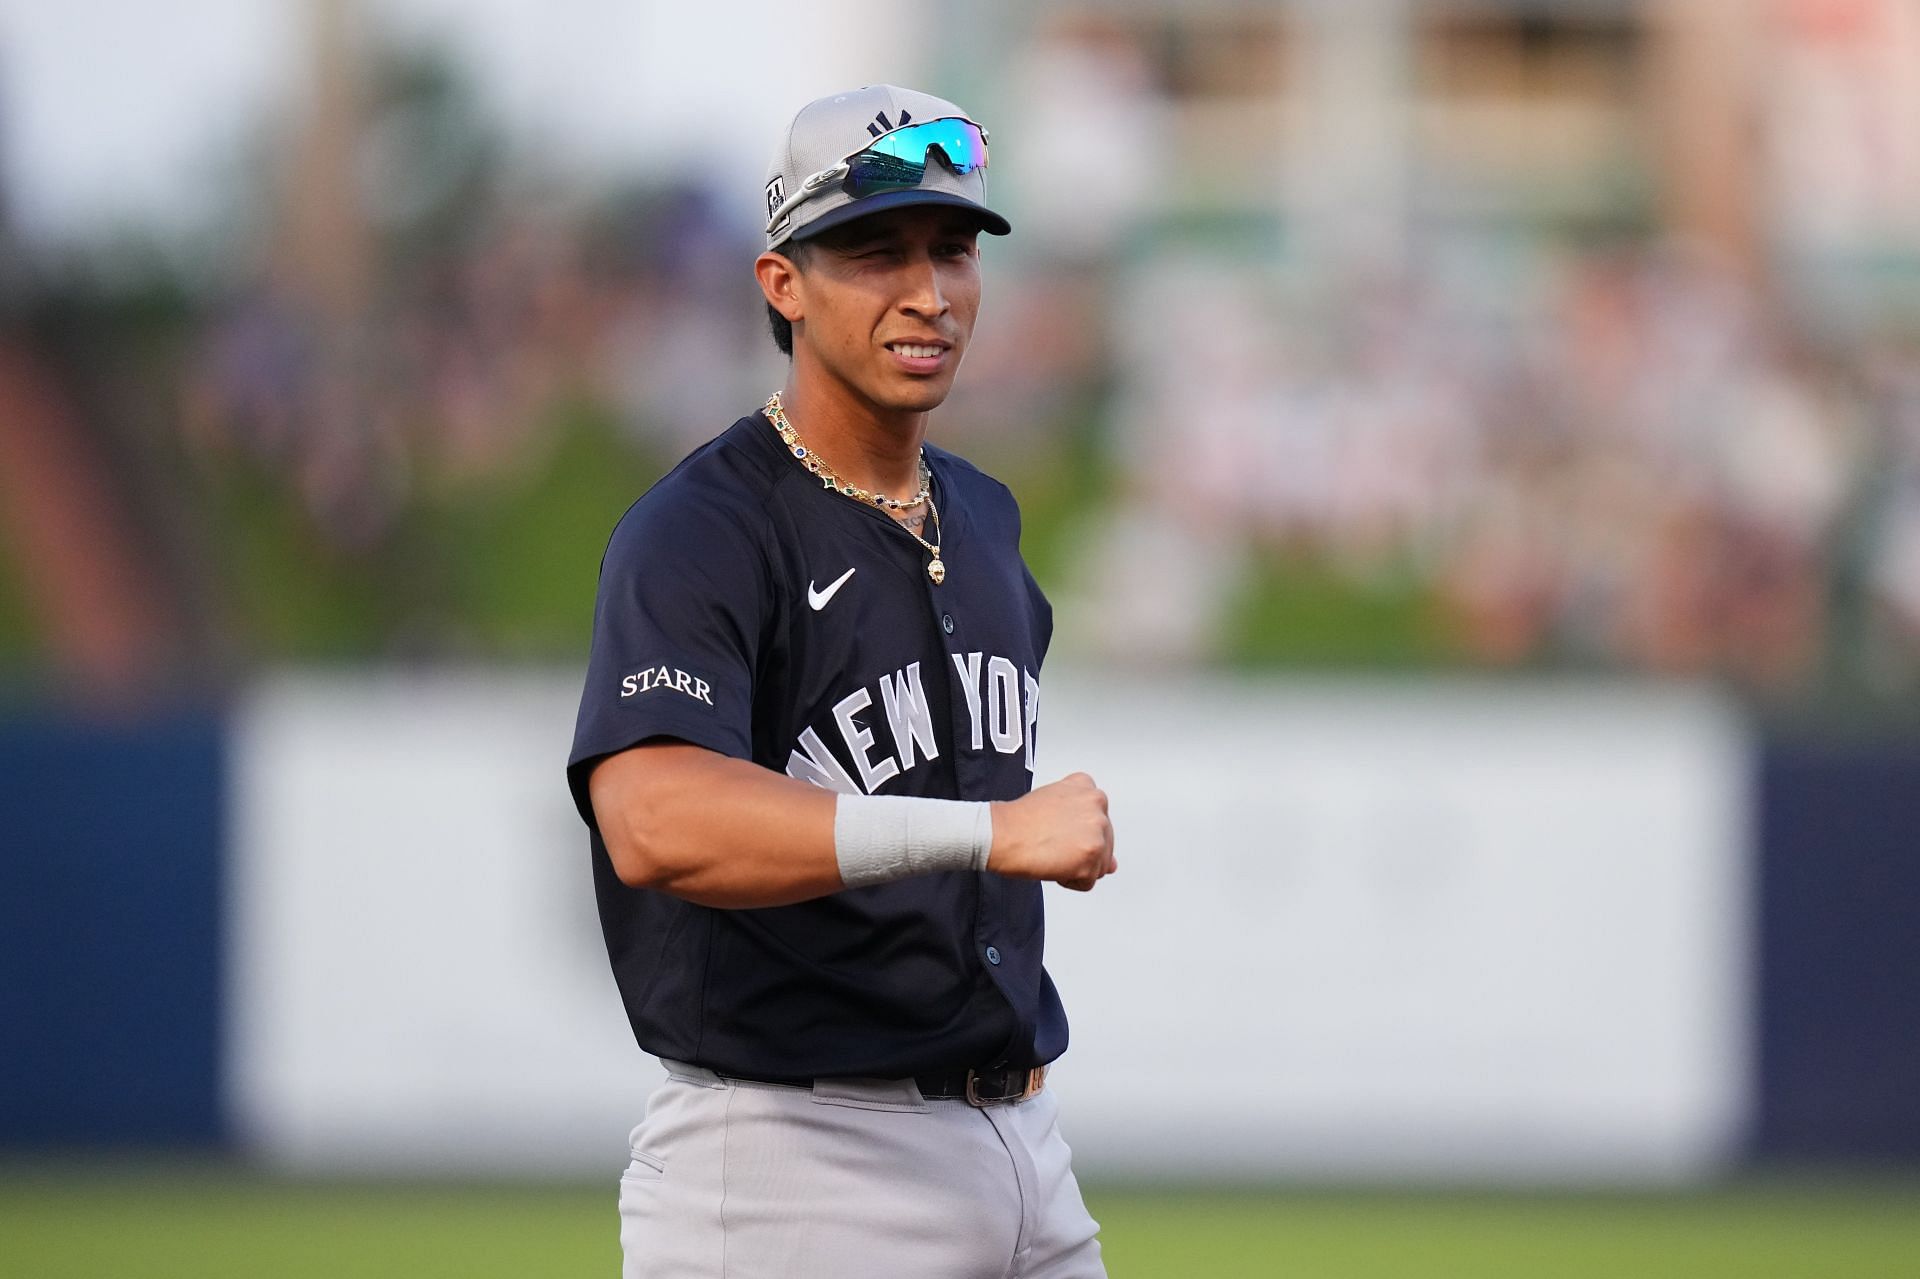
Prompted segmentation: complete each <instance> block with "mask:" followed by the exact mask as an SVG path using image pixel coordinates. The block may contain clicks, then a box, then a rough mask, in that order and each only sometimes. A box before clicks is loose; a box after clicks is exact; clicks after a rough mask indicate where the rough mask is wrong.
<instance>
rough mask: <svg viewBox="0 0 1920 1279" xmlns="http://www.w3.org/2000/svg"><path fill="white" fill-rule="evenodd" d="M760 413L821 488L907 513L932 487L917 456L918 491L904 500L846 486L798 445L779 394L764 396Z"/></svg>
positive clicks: (821, 460) (924, 460)
mask: <svg viewBox="0 0 1920 1279" xmlns="http://www.w3.org/2000/svg"><path fill="white" fill-rule="evenodd" d="M761 412H763V413H765V414H766V415H767V420H768V421H770V422H772V423H773V429H774V430H776V431H778V432H780V438H781V439H782V440H784V441H785V442H786V445H787V451H788V452H789V453H791V454H793V455H794V456H795V457H797V458H799V459H800V464H801V465H802V466H804V467H806V468H807V469H808V470H809V471H812V472H813V473H814V474H815V475H817V476H819V477H820V482H821V484H822V485H823V486H825V487H827V488H830V489H835V490H838V491H839V492H840V493H841V494H843V495H845V496H847V497H850V498H852V499H853V500H854V501H856V502H865V503H867V504H869V505H871V506H882V507H885V508H886V509H887V510H889V511H911V510H912V509H913V508H914V507H916V506H918V505H920V503H922V502H924V501H926V500H927V494H928V492H929V491H930V490H931V488H932V482H933V477H932V474H931V473H930V472H929V471H928V470H927V455H926V452H925V451H924V450H922V452H921V454H920V491H919V492H918V493H915V494H914V495H913V496H912V497H910V498H907V499H906V500H905V501H902V500H900V499H899V498H892V497H888V496H887V495H886V494H885V493H875V492H872V491H870V490H868V489H863V488H861V487H860V486H859V485H858V484H849V483H847V481H845V480H843V479H841V478H840V476H839V474H838V473H837V472H836V471H835V470H834V469H833V467H832V466H830V465H828V463H827V460H826V459H825V458H823V457H821V456H820V455H819V454H818V453H815V452H814V451H813V450H812V449H810V448H808V447H807V446H806V445H804V444H802V443H801V442H800V433H799V432H798V431H796V430H794V429H793V423H791V422H789V421H787V411H786V409H785V408H784V407H783V406H782V405H781V403H780V392H778V391H775V392H774V393H773V394H772V395H769V396H768V397H767V402H766V405H765V406H764V407H763V408H762V409H761Z"/></svg>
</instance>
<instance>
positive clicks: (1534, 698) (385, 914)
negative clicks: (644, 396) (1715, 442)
mask: <svg viewBox="0 0 1920 1279" xmlns="http://www.w3.org/2000/svg"><path fill="white" fill-rule="evenodd" d="M575 696H576V685H575V683H574V677H573V676H571V675H538V674H527V673H507V672H501V671H487V672H480V671H476V672H466V673H448V674H439V675H431V676H420V675H409V676H398V675H394V676H368V675H364V674H356V675H351V676H347V675H342V676H331V675H312V676H306V675H287V676H280V677H276V678H273V679H270V680H267V681H265V682H263V683H262V684H260V685H259V686H257V687H256V688H255V690H254V691H253V693H252V694H251V695H250V697H249V698H248V700H247V703H246V705H245V706H244V707H243V708H242V713H241V714H240V716H239V729H238V736H237V739H236V742H235V749H234V761H235V762H234V768H235V778H234V785H233V794H234V804H235V812H234V815H233V817H234V821H233V848H234V865H233V872H232V886H233V891H232V898H231V905H230V918H231V920H232V925H231V927H232V938H231V940H232V944H231V946H230V947H229V955H230V961H229V962H230V966H231V974H230V987H231V989H230V1000H229V1006H230V1024H231V1027H232V1030H231V1044H230V1051H229V1067H230V1078H231V1081H232V1083H231V1090H232V1095H233V1105H234V1109H235V1115H236V1119H237V1121H238V1127H239V1130H240V1133H241V1135H242V1139H243V1140H244V1141H246V1142H247V1143H248V1144H249V1145H250V1146H251V1147H252V1148H253V1149H255V1150H256V1151H257V1152H259V1153H260V1154H261V1155H262V1156H263V1157H265V1158H267V1159H268V1160H270V1161H272V1162H274V1163H276V1164H279V1165H281V1166H285V1167H291V1168H299V1169H310V1170H325V1171H339V1170H348V1169H355V1170H358V1169H381V1170H391V1171H418V1172H446V1171H477V1172H544V1171H551V1172H569V1173H586V1174H592V1173H604V1174H606V1175H608V1176H612V1175H614V1174H616V1173H617V1172H618V1170H619V1168H620V1166H621V1165H622V1163H623V1161H624V1159H625V1153H624V1152H625V1137H626V1131H627V1128H628V1127H629V1126H630V1125H631V1124H632V1122H633V1121H634V1120H635V1119H636V1118H637V1117H638V1115H639V1114H640V1111H641V1108H642V1106H643V1104H644V1102H645V1098H646V1094H647V1092H648V1090H649V1089H650V1088H651V1087H652V1086H653V1084H654V1083H655V1082H656V1081H657V1080H658V1079H659V1078H660V1071H659V1068H658V1067H657V1065H655V1063H654V1062H653V1061H652V1059H651V1058H648V1057H646V1056H644V1055H643V1054H641V1053H640V1052H639V1051H638V1050H637V1049H636V1048H635V1047H634V1046H633V1044H632V1042H631V1039H630V1038H629V1035H628V1031H627V1028H626V1022H625V1018H624V1016H623V1014H622V1012H621V1008H620V1004H619V1001H618V998H617V996H616V994H615V991H614V987H613V981H612V978H611V976H610V974H609V973H608V970H607V966H606V960H605V956H604V952H603V950H602V949H601V943H600V937H599V927H598V923H597V920H596V917H595V914H594V909H593V903H592V888H591V883H590V879H589V876H588V871H587V854H586V849H585V844H586V841H585V833H584V830H583V829H582V828H581V826H580V824H579V822H578V819H577V818H576V817H575V815H574V813H573V809H572V805H571V802H570V800H569V799H568V797H567V793H566V788H565V785H564V781H563V778H562V772H561V769H562V765H563V763H564V760H565V756H566V752H567V746H568V742H569V738H570V735H571V731H572V720H573V706H574V699H575ZM1040 722H1041V732H1040V743H1041V744H1040V750H1039V776H1040V778H1041V779H1042V780H1047V779H1051V778H1053V777H1057V776H1059V775H1060V774H1062V773H1065V772H1068V771H1072V770H1074V769H1082V768H1083V769H1086V770H1087V771H1089V772H1091V773H1092V774H1093V775H1094V777H1095V778H1096V779H1097V780H1098V781H1099V782H1100V783H1101V784H1102V785H1103V786H1105V787H1106V788H1107V790H1108V791H1109V793H1110V794H1111V796H1112V810H1113V815H1114V821H1115V825H1116V828H1117V830H1118V834H1119V854H1120V861H1121V871H1120V874H1119V875H1118V876H1116V877H1114V878H1112V879H1109V880H1107V881H1106V882H1104V883H1103V884H1101V885H1100V886H1099V888H1098V889H1096V890H1095V891H1094V892H1093V893H1090V894H1084V895H1082V894H1075V893H1069V892H1066V891H1063V890H1058V889H1051V888H1050V889H1049V890H1048V908H1049V924H1050V934H1049V947H1048V951H1049V956H1050V961H1049V968H1050V970H1051V971H1052V972H1053V974H1054V977H1055V979H1056V980H1057V982H1058V983H1059V985H1060V988H1061V991H1062V993H1063V996H1064V998H1065V1000H1066V1003H1067V1010H1068V1015H1069V1017H1070V1019H1071V1021H1072V1025H1073V1044H1072V1048H1071V1049H1070V1051H1069V1052H1068V1054H1067V1056H1066V1058H1064V1059H1063V1060H1062V1062H1061V1063H1060V1065H1059V1067H1058V1068H1057V1069H1056V1072H1055V1076H1054V1078H1055V1081H1056V1086H1057V1087H1058V1088H1059V1090H1060V1094H1061V1099H1062V1105H1063V1108H1064V1116H1065V1117H1064V1120H1063V1122H1064V1124H1065V1126H1066V1129H1067V1135H1068V1138H1069V1140H1070V1141H1072V1142H1073V1144H1074V1146H1075V1149H1076V1152H1077V1163H1078V1166H1079V1167H1080V1169H1081V1171H1082V1173H1083V1174H1087V1175H1095V1176H1097V1175H1102V1174H1107V1175H1127V1176H1186V1175H1193V1176H1221V1175H1226V1176H1242V1175H1265V1176H1307V1177H1314V1176H1328V1177H1340V1178H1363V1179H1365V1178H1421V1179H1430V1178H1469V1179H1491V1180H1512V1179H1526V1180H1550V1181H1571V1182H1648V1183H1668V1182H1682V1181H1687V1180H1691V1179H1696V1178H1701V1177H1705V1176H1710V1175H1712V1174H1713V1173H1715V1172H1717V1171H1718V1170H1720V1169H1721V1168H1723V1167H1724V1166H1725V1165H1726V1164H1727V1162H1728V1161H1729V1160H1730V1159H1731V1158H1732V1157H1733V1155H1734V1154H1735V1153H1736V1151H1737V1146H1738V1143H1739V1140H1740V1138H1741V1136H1742V1131H1741V1128H1742V1124H1743V1122H1744V1116H1745V1115H1746V1114H1747V1112H1748V1092H1749V1070H1750V1064H1749V1056H1750V1049H1749V1038H1750V1036H1749V1027H1748V1024H1747V1023H1748V1013H1747V1008H1748V1004H1749V1000H1748V993H1747V982H1748V980H1749V972H1748V970H1749V946H1748V937H1747V929H1748V918H1749V915H1750V909H1749V895H1750V890H1749V877H1750V861H1751V852H1750V847H1749V845H1750V840H1749V838H1748V832H1747V815H1748V809H1749V802H1748V795H1747V775H1748V756H1749V751H1748V746H1747V742H1746V738H1745V733H1744V730H1743V728H1742V726H1741V724H1740V721H1739V719H1738V717H1737V716H1736V715H1735V713H1734V712H1733V711H1732V710H1731V708H1730V707H1728V706H1727V705H1725V704H1723V703H1722V702H1720V701H1719V700H1717V699H1715V698H1714V697H1712V696H1710V695H1708V694H1706V693H1704V692H1702V691H1700V690H1697V689H1690V688H1687V687H1685V686H1671V685H1645V684H1615V683H1606V684H1583V683H1564V684H1563V683H1554V684H1544V685H1543V684H1526V685H1521V684H1513V683H1484V684H1483V683H1474V682H1452V681H1448V682H1440V683H1425V682H1410V683H1358V682H1354V683H1349V682H1297V681H1296V682H1273V681H1261V682H1257V683H1252V682H1245V681H1238V680H1232V679H1227V678H1212V677H1207V678H1199V677H1195V678H1182V679H1178V680H1162V679H1155V678H1147V677H1144V676H1130V675H1111V674H1099V675H1096V674H1093V673H1091V672H1087V673H1079V674H1075V673H1066V674H1058V673H1056V674H1053V675H1050V676H1049V677H1048V678H1046V679H1045V680H1044V681H1043V691H1042V712H1041V717H1040Z"/></svg>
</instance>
